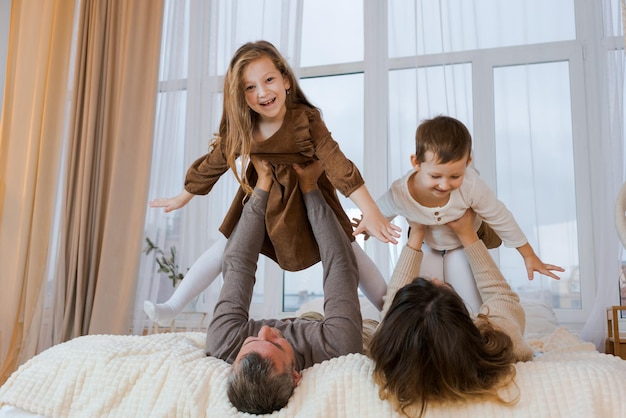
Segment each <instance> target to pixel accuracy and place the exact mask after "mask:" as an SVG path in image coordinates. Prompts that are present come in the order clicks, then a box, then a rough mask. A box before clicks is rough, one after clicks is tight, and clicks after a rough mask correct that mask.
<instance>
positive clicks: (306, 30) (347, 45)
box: [300, 0, 363, 67]
mask: <svg viewBox="0 0 626 418" xmlns="http://www.w3.org/2000/svg"><path fill="white" fill-rule="evenodd" d="M301 53H302V58H301V61H300V65H301V66H302V67H307V66H313V65H325V64H337V63H343V62H353V61H362V60H363V1H362V0H341V1H335V0H304V7H303V14H302V52H301Z"/></svg>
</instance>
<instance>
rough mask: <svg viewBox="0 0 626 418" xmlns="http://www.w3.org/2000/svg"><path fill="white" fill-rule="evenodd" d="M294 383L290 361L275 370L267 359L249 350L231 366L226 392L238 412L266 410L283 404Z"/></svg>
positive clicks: (253, 412) (264, 411) (259, 412)
mask: <svg viewBox="0 0 626 418" xmlns="http://www.w3.org/2000/svg"><path fill="white" fill-rule="evenodd" d="M295 386H296V385H295V380H294V374H293V365H290V364H286V365H285V370H284V372H283V373H277V372H276V368H275V366H274V363H273V362H272V361H271V360H270V359H267V358H264V357H262V356H261V355H260V354H258V353H255V352H252V353H249V354H247V355H246V356H244V357H242V358H241V359H240V360H239V362H238V363H237V365H235V366H233V368H232V371H231V373H230V376H229V377H228V387H227V390H226V394H227V395H228V399H229V400H230V403H232V404H233V406H234V407H235V408H237V410H239V411H240V412H247V413H249V414H268V413H271V412H273V411H277V410H279V409H281V408H283V407H284V406H285V405H287V402H289V398H291V395H292V394H293V391H294V388H295Z"/></svg>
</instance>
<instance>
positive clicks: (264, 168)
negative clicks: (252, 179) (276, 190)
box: [250, 155, 274, 192]
mask: <svg viewBox="0 0 626 418" xmlns="http://www.w3.org/2000/svg"><path fill="white" fill-rule="evenodd" d="M250 161H251V162H252V165H253V166H254V169H255V170H256V173H257V175H258V176H259V178H258V179H257V181H256V187H258V188H259V189H261V190H264V191H266V192H268V191H269V190H270V187H272V181H274V179H273V177H272V167H271V166H270V163H268V162H267V161H265V160H260V159H259V158H258V157H256V156H254V155H251V156H250Z"/></svg>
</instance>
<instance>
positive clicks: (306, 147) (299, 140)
mask: <svg viewBox="0 0 626 418" xmlns="http://www.w3.org/2000/svg"><path fill="white" fill-rule="evenodd" d="M294 127H295V132H296V138H295V139H296V146H297V147H298V149H299V151H300V154H302V155H304V156H307V157H310V158H311V157H313V156H314V155H315V145H314V144H313V138H312V137H311V129H310V128H309V118H308V116H307V114H306V112H302V113H300V114H299V115H297V116H296V117H295V120H294Z"/></svg>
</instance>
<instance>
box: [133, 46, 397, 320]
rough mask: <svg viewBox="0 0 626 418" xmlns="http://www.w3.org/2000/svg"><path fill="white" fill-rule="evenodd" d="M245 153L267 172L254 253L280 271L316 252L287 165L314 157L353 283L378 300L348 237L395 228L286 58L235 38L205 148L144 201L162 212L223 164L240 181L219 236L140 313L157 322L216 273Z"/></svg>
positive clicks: (389, 236)
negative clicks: (351, 214)
mask: <svg viewBox="0 0 626 418" xmlns="http://www.w3.org/2000/svg"><path fill="white" fill-rule="evenodd" d="M250 155H255V156H257V157H258V158H260V159H262V160H265V161H267V162H268V163H269V164H270V165H271V167H272V171H273V175H274V182H273V185H272V188H271V190H270V196H269V200H268V205H267V213H266V220H265V224H266V236H265V242H264V244H263V248H262V253H263V254H264V255H266V256H268V257H270V258H272V259H273V260H275V261H276V262H277V263H278V265H280V267H281V268H283V269H285V270H289V271H298V270H302V269H305V268H307V267H309V266H311V265H313V264H315V263H317V262H319V261H320V255H319V250H318V247H317V242H316V241H315V237H314V236H313V232H312V230H311V226H310V225H309V222H308V218H307V214H306V208H305V206H304V203H303V200H302V195H301V193H300V189H299V187H298V178H297V175H296V173H295V172H294V170H293V167H292V165H293V164H300V165H307V164H309V163H311V162H312V161H314V160H319V161H321V163H322V165H323V166H324V170H325V173H324V174H322V176H321V177H320V179H319V181H318V183H319V187H320V190H321V191H322V193H323V195H324V198H325V199H326V201H327V202H328V204H329V205H330V206H331V208H332V209H333V211H334V212H335V214H336V215H337V219H338V220H339V223H340V224H341V225H342V227H343V229H344V230H345V232H346V234H347V235H348V237H349V238H350V239H351V241H352V246H353V249H354V253H355V256H356V260H357V263H358V267H359V274H360V282H359V287H360V289H361V291H362V292H363V293H364V294H365V295H366V296H367V298H368V299H369V300H370V301H371V302H372V303H373V304H374V306H376V307H377V308H378V309H381V308H382V297H383V295H384V294H385V292H386V288H387V285H386V282H385V279H384V278H383V276H382V275H381V273H380V272H379V270H378V268H377V267H376V265H375V264H374V263H373V261H372V260H371V259H370V258H369V257H368V256H367V255H366V254H365V252H364V251H363V250H362V249H361V247H360V246H359V245H358V244H357V243H356V242H355V241H354V236H355V235H358V234H360V233H367V234H369V235H371V236H374V237H376V238H377V239H379V240H381V241H382V242H392V243H394V244H396V243H397V241H396V238H397V237H399V232H400V228H399V227H397V226H396V225H394V224H392V223H391V222H390V221H389V220H387V219H386V218H385V217H384V216H383V215H382V213H381V212H380V210H379V209H378V206H376V203H375V202H374V200H373V199H372V197H371V195H370V193H369V191H368V190H367V188H366V187H365V182H364V180H363V178H362V176H361V173H360V172H359V170H358V169H357V167H356V166H355V165H354V163H352V161H350V160H349V159H347V158H346V157H345V155H344V154H343V152H342V151H341V149H340V148H339V145H338V144H337V142H335V141H334V140H333V138H332V137H331V135H330V132H329V131H328V129H327V128H326V125H325V124H324V122H323V121H322V118H321V115H320V111H319V109H317V108H316V107H315V106H313V105H312V104H311V103H310V102H309V101H308V99H307V98H306V96H305V95H304V93H303V92H302V90H301V89H300V86H299V85H298V82H297V80H296V78H295V76H294V73H293V71H292V70H291V68H290V67H289V64H288V63H287V62H286V60H285V59H284V58H283V57H282V55H281V54H280V53H279V52H278V50H277V49H276V48H275V47H274V46H273V45H272V44H271V43H269V42H266V41H258V42H254V43H247V44H245V45H243V46H241V47H240V48H239V49H238V50H237V52H236V53H235V55H234V56H233V58H232V60H231V62H230V65H229V67H228V70H227V72H226V76H225V80H224V108H223V113H222V120H221V121H220V127H219V133H218V134H217V135H216V137H215V138H214V140H213V141H212V143H211V145H210V147H209V152H208V153H207V154H206V155H204V156H202V157H200V158H198V159H197V160H196V161H195V162H194V163H192V164H191V167H189V169H188V171H187V175H186V178H185V186H184V189H183V191H182V192H181V193H180V194H179V195H177V196H174V197H171V198H163V199H156V200H153V201H151V202H150V206H151V207H162V208H164V209H165V211H166V212H169V211H172V210H175V209H179V208H181V207H183V206H184V205H186V204H187V203H188V202H189V201H190V200H191V198H192V197H193V196H195V195H205V194H207V193H209V192H210V191H211V189H212V188H213V185H214V184H215V183H216V182H217V180H218V179H219V178H220V176H221V175H222V174H224V173H225V172H226V171H227V170H228V169H230V170H231V171H232V172H233V174H234V175H235V177H236V178H237V181H238V182H239V183H240V185H241V187H240V188H239V190H238V192H237V195H236V196H235V198H234V200H233V202H232V205H231V207H230V209H229V211H228V213H227V214H226V217H225V219H224V221H223V223H222V225H221V226H220V228H219V229H220V231H221V232H222V233H223V234H224V236H225V238H223V239H219V240H218V241H217V242H216V243H215V244H213V246H211V247H210V248H209V249H208V250H207V251H206V252H205V253H204V254H203V255H201V256H200V257H199V258H198V260H197V261H196V262H195V263H194V265H193V266H192V267H191V269H190V270H189V271H188V273H187V274H186V276H185V280H183V281H182V282H181V284H180V285H179V286H178V288H177V289H176V291H175V292H174V294H173V295H172V297H171V298H170V299H169V300H168V301H167V302H165V303H162V304H158V305H155V304H154V303H152V302H151V301H146V302H145V303H144V310H145V311H146V314H147V315H148V317H149V318H150V319H152V320H153V321H157V322H160V323H162V324H165V323H167V322H168V321H170V320H171V319H172V318H173V317H175V316H176V315H177V314H178V313H180V311H181V310H182V309H183V307H184V306H185V305H186V304H187V303H188V302H189V301H190V300H191V299H192V298H193V297H194V296H196V295H198V294H199V293H200V292H202V291H203V290H204V289H206V287H208V286H209V285H210V284H211V283H212V282H213V280H214V279H215V278H216V277H217V276H218V275H219V273H220V272H221V267H222V266H221V262H222V254H223V250H224V246H225V243H226V238H228V237H229V236H230V234H231V233H232V231H233V228H234V227H235V225H236V224H237V221H238V220H239V217H240V216H241V211H242V208H243V202H244V201H245V199H246V198H247V197H248V195H249V194H250V193H252V189H253V187H254V184H255V182H256V179H257V175H256V172H255V170H254V167H253V165H252V164H248V163H249V161H250ZM237 158H240V159H241V165H240V167H242V168H241V169H240V170H241V171H238V168H237V167H238V166H237V164H236V160H237ZM337 190H339V191H340V192H341V193H342V194H343V195H344V196H346V197H349V198H350V199H351V200H352V201H353V202H354V203H355V204H356V205H357V206H358V207H359V209H360V210H361V212H362V213H363V218H362V220H361V222H360V223H359V225H358V227H357V228H356V230H354V231H353V229H352V225H351V222H350V220H349V219H348V216H347V215H346V213H345V212H344V210H343V208H342V207H341V204H340V202H339V199H338V197H337Z"/></svg>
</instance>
